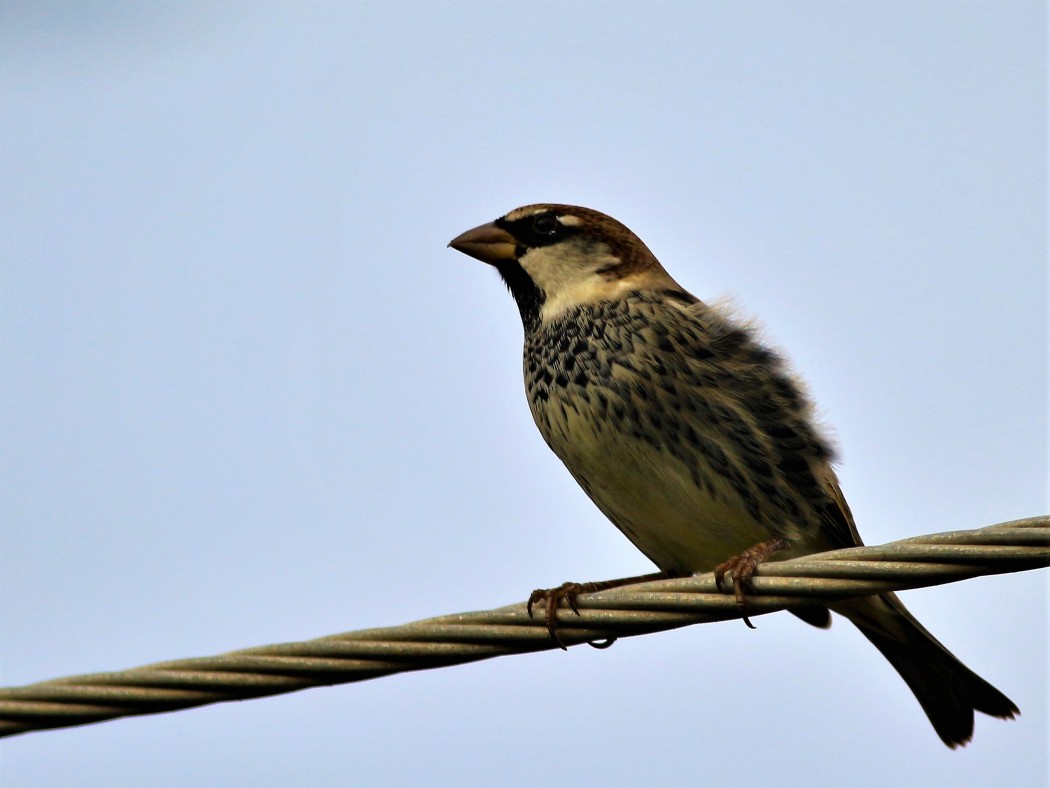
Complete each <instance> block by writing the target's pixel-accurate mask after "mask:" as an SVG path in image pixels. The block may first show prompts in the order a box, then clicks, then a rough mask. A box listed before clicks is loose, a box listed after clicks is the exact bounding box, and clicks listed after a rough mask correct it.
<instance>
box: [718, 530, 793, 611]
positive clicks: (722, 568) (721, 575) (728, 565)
mask: <svg viewBox="0 0 1050 788" xmlns="http://www.w3.org/2000/svg"><path fill="white" fill-rule="evenodd" d="M785 547H787V540H785V539H781V538H780V537H779V536H778V537H775V538H773V539H767V540H766V541H765V542H759V543H758V544H756V545H755V546H754V547H749V548H747V550H745V551H744V552H742V553H740V554H739V555H734V556H733V557H732V558H730V559H729V560H728V561H723V562H722V563H720V564H719V565H718V566H716V567H715V569H714V573H715V587H716V588H717V589H718V590H719V591H721V590H722V583H723V581H724V580H725V576H726V573H731V574H732V575H733V593H734V595H735V596H736V603H737V604H738V605H739V606H740V607H742V608H744V609H745V611H746V609H747V596H746V593H750V592H752V591H754V589H753V588H752V586H751V577H752V576H753V575H754V574H755V570H756V569H757V568H758V565H759V564H761V563H762V562H763V561H765V560H766V559H767V558H769V556H771V555H773V553H775V552H777V551H778V550H783V549H784V548H785ZM744 623H745V624H747V625H748V626H749V627H750V628H751V629H754V628H755V625H754V624H752V623H751V620H750V619H749V618H748V617H747V614H746V612H745V614H744Z"/></svg>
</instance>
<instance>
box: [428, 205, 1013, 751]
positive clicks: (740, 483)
mask: <svg viewBox="0 0 1050 788" xmlns="http://www.w3.org/2000/svg"><path fill="white" fill-rule="evenodd" d="M449 246H450V247H452V248H453V249H455V250H457V251H459V252H463V253H464V254H467V255H470V256H471V257H474V258H476V259H478V260H481V261H482V262H484V263H488V264H490V265H492V266H494V267H495V269H496V271H497V272H498V273H499V275H500V277H501V278H502V279H503V281H504V282H505V283H506V285H507V287H508V289H509V290H510V293H511V295H512V296H513V298H514V301H515V302H516V303H517V306H518V311H519V312H520V314H521V322H522V325H523V326H524V332H525V343H524V374H525V391H526V394H527V397H528V402H529V408H530V409H531V411H532V416H533V419H534V420H535V422H536V426H537V427H538V428H539V431H540V433H541V435H542V436H543V439H544V441H546V443H547V445H548V446H549V447H550V449H551V450H552V451H553V452H554V453H555V454H556V455H557V456H558V458H559V459H560V460H561V461H562V462H563V463H564V464H565V467H566V468H568V470H569V473H571V474H572V476H573V478H575V479H576V481H577V482H578V483H579V485H580V487H582V488H583V490H584V492H586V494H587V495H588V496H589V497H590V499H591V500H592V501H593V502H594V503H595V505H597V507H598V508H599V509H600V510H601V511H602V512H603V513H604V514H605V515H606V516H607V517H608V518H609V519H610V520H611V521H612V522H613V524H614V525H616V527H617V528H619V529H620V531H622V532H623V533H624V535H625V536H627V538H628V539H630V540H631V542H633V543H634V545H635V546H636V547H637V548H638V549H639V550H641V551H642V553H644V554H645V555H646V556H647V557H648V558H649V559H650V560H651V561H652V562H653V563H654V564H656V566H657V567H658V568H659V570H660V571H659V572H657V573H655V574H652V575H645V576H641V577H636V578H624V579H622V580H611V581H604V582H599V583H566V584H564V585H563V586H560V587H559V588H555V589H540V590H538V591H536V592H534V593H533V594H532V597H531V598H530V600H529V605H528V607H529V612H530V614H531V612H532V606H533V604H536V603H544V604H545V605H546V614H547V622H548V626H549V628H550V630H551V634H552V636H553V637H555V639H557V632H556V629H555V625H556V611H557V608H558V605H559V603H560V602H561V601H562V600H565V601H567V602H568V604H569V606H570V607H571V608H573V609H575V596H576V595H577V594H579V593H584V592H590V591H595V590H601V589H605V588H611V587H614V586H617V585H624V584H627V583H631V582H636V581H639V580H647V579H655V578H659V577H679V576H685V575H690V574H695V573H699V572H709V571H714V572H715V576H716V579H717V580H718V582H719V586H721V582H722V579H723V577H724V576H725V574H727V573H731V574H732V577H733V585H734V591H735V593H736V595H737V600H738V602H743V601H744V592H745V591H746V590H748V589H749V583H748V581H749V578H750V576H751V575H752V574H753V573H754V571H755V568H756V567H757V566H758V564H759V563H760V562H762V561H763V560H766V559H767V558H770V557H771V556H773V555H774V554H775V555H776V557H777V558H778V559H781V558H791V557H795V556H801V555H807V554H810V553H816V552H822V551H825V550H833V549H837V548H843V547H854V546H857V545H860V544H862V542H861V539H860V536H859V534H858V533H857V527H856V525H855V523H854V521H853V515H852V514H851V512H850V509H849V506H848V505H847V504H846V500H845V498H844V497H843V494H842V491H841V490H840V489H839V483H838V479H837V478H836V476H835V472H834V470H833V469H832V462H833V461H834V459H835V456H834V452H833V450H832V447H831V445H830V443H829V441H828V440H827V439H826V438H825V437H824V436H823V435H822V434H821V431H820V429H819V428H818V426H817V425H816V423H815V421H814V417H813V406H812V404H811V403H810V400H809V398H808V396H807V394H806V393H805V391H804V389H803V387H802V384H801V383H800V382H799V381H798V380H796V379H795V377H793V375H792V374H791V372H790V371H789V369H788V367H787V364H786V362H785V361H784V359H783V358H782V357H781V356H780V355H779V354H778V353H776V352H775V351H773V350H772V349H770V348H769V347H766V346H765V345H764V344H762V342H761V341H760V339H759V337H758V336H757V334H756V332H755V330H754V329H753V328H752V327H751V326H750V325H749V324H747V323H744V322H741V321H739V320H737V319H736V318H734V316H733V315H731V314H730V313H729V312H728V311H727V310H726V309H724V308H721V307H718V306H713V305H711V304H707V303H705V302H703V301H701V300H700V299H699V298H697V297H696V296H694V295H692V294H691V293H689V292H688V291H686V290H685V289H684V288H683V287H682V286H681V285H679V284H678V283H677V282H676V281H675V280H674V279H672V278H671V276H670V275H669V274H668V273H667V271H665V270H664V268H663V266H662V265H661V264H660V262H659V261H658V260H657V259H656V257H655V256H654V255H653V253H652V252H651V251H649V249H648V247H646V245H645V244H644V243H643V242H642V241H641V239H639V238H638V237H637V236H636V235H635V234H634V233H632V232H631V231H630V230H629V229H627V227H625V226H624V225H623V224H621V223H620V222H618V221H616V220H615V219H613V218H612V217H610V216H606V215H605V214H603V213H599V212H598V211H595V210H591V209H589V208H581V207H576V206H571V205H558V204H537V205H527V206H525V207H522V208H517V209H515V210H513V211H511V212H510V213H508V214H506V215H505V216H502V217H500V218H499V219H496V220H495V221H494V222H492V223H490V224H485V225H482V226H480V227H476V228H474V229H472V230H468V231H467V232H465V233H463V234H461V235H459V236H457V237H456V238H455V239H453V240H452V241H451V242H450V243H449ZM831 610H833V611H835V612H836V613H839V614H841V615H843V616H845V617H846V618H847V619H848V620H849V621H851V622H852V623H853V624H855V625H856V626H857V627H858V628H859V629H860V631H861V632H862V633H863V634H864V636H865V637H866V638H867V639H868V640H869V641H871V642H872V643H873V644H874V645H875V647H876V648H878V650H879V651H880V652H882V654H883V656H885V657H886V659H887V660H888V661H889V662H890V664H891V665H892V666H893V667H894V668H895V669H896V670H897V672H898V673H899V674H900V675H901V678H903V679H904V681H905V683H906V684H907V685H908V687H909V688H910V689H911V691H912V692H913V693H914V694H915V697H916V698H917V699H918V701H919V704H920V705H921V706H922V709H923V710H924V711H925V712H926V715H927V716H928V717H929V719H930V722H931V723H932V724H933V728H934V730H935V731H936V732H937V734H938V735H939V736H940V738H941V739H942V740H943V741H944V743H945V744H947V745H948V746H949V747H956V746H958V745H963V744H966V743H967V742H968V741H969V740H970V738H971V737H972V735H973V726H974V711H980V712H983V713H985V714H989V715H991V716H993V717H1000V718H1004V719H1009V718H1012V717H1013V716H1014V715H1015V714H1019V713H1020V712H1019V710H1018V708H1017V707H1016V706H1015V705H1014V704H1013V702H1012V701H1010V699H1009V698H1007V697H1006V696H1005V695H1004V694H1003V693H1001V692H1000V691H999V690H997V689H996V688H995V687H993V686H992V685H991V684H989V683H988V682H987V681H985V680H984V679H982V678H981V677H979V676H978V675H977V674H976V673H974V672H973V671H971V670H970V669H969V668H967V667H966V666H965V665H963V664H962V662H960V661H959V660H958V659H957V658H956V657H955V656H954V655H953V654H951V652H949V651H948V649H947V648H945V647H944V646H943V645H941V643H940V642H939V641H937V640H936V638H934V637H933V635H931V634H930V633H929V632H928V631H927V630H926V629H925V628H924V627H923V626H922V625H921V624H920V623H919V622H918V621H917V620H916V619H915V618H914V617H913V616H912V615H911V614H910V613H909V612H908V611H907V610H906V609H905V607H904V605H903V604H902V603H901V601H900V600H899V599H898V598H897V596H896V595H895V594H892V593H888V594H880V595H878V596H872V597H866V598H862V599H854V600H849V601H846V602H842V603H838V604H835V605H833V606H831ZM792 612H793V613H795V614H796V615H798V616H799V617H800V618H802V619H803V620H804V621H806V622H807V623H810V624H813V625H815V626H818V627H827V626H829V625H830V623H831V615H830V613H829V611H828V609H826V608H805V609H796V610H792Z"/></svg>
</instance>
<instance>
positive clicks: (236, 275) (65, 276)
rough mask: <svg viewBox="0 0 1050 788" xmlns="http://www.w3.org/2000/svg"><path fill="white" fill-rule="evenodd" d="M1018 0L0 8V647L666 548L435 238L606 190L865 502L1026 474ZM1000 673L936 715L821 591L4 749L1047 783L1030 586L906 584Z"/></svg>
mask: <svg viewBox="0 0 1050 788" xmlns="http://www.w3.org/2000/svg"><path fill="white" fill-rule="evenodd" d="M1046 32H1047V31H1046V9H1045V6H1044V5H1043V4H1042V3H1038V2H931V3H925V2H907V3H905V2H879V3H875V2H852V3H821V2H805V3H799V2H783V3H772V2H770V3H760V2H749V3H742V2H706V3H699V2H698V3H682V2H650V3H645V4H640V3H613V2H609V3H598V2H572V3H565V4H555V3H534V4H512V3H488V4H483V3H478V2H464V3H436V2H435V3H422V2H419V3H207V4H205V3H163V4H161V3H158V4H122V3H106V4H97V3H78V4H60V3H59V4H51V3H7V4H4V5H2V6H0V64H2V68H0V103H2V105H3V107H4V111H3V113H2V118H0V135H2V136H0V145H2V156H0V168H2V170H0V213H2V215H3V217H4V219H3V228H4V229H3V232H2V233H0V327H2V333H0V343H2V345H0V354H2V358H3V364H2V366H0V400H2V402H3V407H2V408H0V430H2V434H3V435H4V441H3V443H4V447H3V450H2V452H0V457H2V460H3V464H2V466H0V474H2V475H0V638H2V649H3V652H2V663H0V670H2V674H0V679H2V682H3V684H5V685H18V684H23V683H28V682H32V681H38V680H43V679H48V678H56V677H60V676H65V675H71V674H78V673H86V672H93V671H102V670H115V669H121V668H126V667H132V666H135V665H139V664H145V663H149V662H155V661H160V660H166V659H174V658H180V657H189V656H205V655H209V654H213V653H219V652H222V651H227V650H231V649H236V648H242V647H248V646H254V645H261V644H266V643H273V642H283V641H290V640H297V639H304V638H310V637H317V636H321V635H326V634H332V633H336V632H341V631H348V630H354V629H361V628H366V627H373V626H384V625H393V624H398V623H403V622H407V621H412V620H416V619H419V618H425V617H429V616H433V615H440V614H443V613H452V612H458V611H464V610H476V609H484V608H490V607H497V606H501V605H504V604H508V603H511V602H513V601H515V600H517V599H524V598H525V597H526V596H527V594H528V592H529V591H531V589H533V588H535V587H537V586H550V585H555V584H557V583H560V582H561V581H563V580H567V579H575V580H593V579H603V578H609V577H617V576H621V575H631V574H638V573H642V572H646V571H650V568H651V567H650V565H649V564H648V562H647V561H646V559H645V558H644V557H643V556H642V555H641V554H640V553H638V552H637V551H635V550H634V548H633V547H632V546H631V545H630V544H629V543H628V542H627V541H626V540H625V539H624V538H623V537H622V536H621V535H620V534H619V533H618V532H617V530H616V529H615V528H614V527H613V526H612V525H610V524H609V523H608V522H607V521H605V520H604V518H603V517H602V515H601V514H600V513H599V512H598V511H597V510H596V509H595V508H594V507H593V506H592V505H591V504H590V502H589V501H588V500H587V499H586V497H585V496H584V495H583V493H582V492H581V491H580V490H579V489H578V488H577V487H576V485H575V483H574V482H573V481H572V479H571V478H570V477H569V475H568V474H567V473H566V472H565V470H564V469H563V468H562V467H561V465H560V463H559V462H558V461H557V460H556V459H555V458H554V456H553V455H551V454H550V453H549V451H548V450H547V449H546V447H545V446H544V444H543V442H542V440H541V439H540V437H539V435H538V433H537V432H536V430H535V428H534V426H533V425H532V423H531V418H530V416H529V414H528V408H527V405H526V402H525V398H524V394H523V391H522V383H521V370H520V364H521V361H520V344H521V327H520V324H519V322H518V316H517V310H516V309H515V307H514V304H513V302H512V300H511V299H510V298H509V296H508V295H507V294H506V292H505V289H504V288H503V286H502V284H501V283H500V282H499V281H498V277H497V276H496V274H495V273H494V272H493V271H492V270H491V269H489V268H488V267H486V266H483V265H481V264H480V263H477V262H476V261H473V260H471V259H469V258H466V257H464V256H462V255H459V254H456V253H455V252H453V251H451V250H448V249H446V248H445V244H446V243H447V242H448V240H449V239H450V238H452V237H453V236H455V235H456V234H458V233H459V232H461V231H462V230H465V229H467V228H469V227H473V226H475V225H477V224H480V223H482V222H484V221H488V220H490V219H492V218H495V217H496V216H498V215H500V214H502V213H504V212H506V211H508V210H510V209H512V208H514V207H516V206H518V205H523V204H526V203H530V202H536V201H558V202H568V203H576V204H582V205H587V206H590V207H593V208H597V209H599V210H602V211H605V212H607V213H609V214H612V215H613V216H616V217H617V218H618V219H620V220H621V221H623V222H624V223H626V224H627V225H628V226H630V227H631V228H632V229H633V230H635V231H636V232H637V233H638V234H639V235H640V236H641V237H642V238H643V239H644V240H645V241H646V243H647V244H648V245H649V246H650V247H651V248H652V249H653V251H654V252H655V253H656V254H657V256H658V257H659V258H660V259H661V260H662V261H663V263H664V264H665V266H666V267H667V268H668V269H669V270H670V271H671V273H672V275H674V276H675V278H676V279H677V280H678V281H679V282H681V283H682V284H683V285H684V286H686V287H687V288H688V289H690V290H691V291H693V292H694V293H696V294H697V295H699V296H700V297H702V298H705V299H713V298H716V297H719V296H722V295H726V294H728V295H729V296H730V297H731V298H732V299H733V302H734V303H735V305H736V309H737V310H738V311H739V313H740V314H742V315H744V316H748V317H755V318H757V319H758V320H759V321H760V323H761V325H762V326H763V328H764V330H765V333H766V335H767V337H768V338H769V340H770V341H771V342H773V343H774V344H776V345H777V346H778V347H780V348H783V349H784V350H785V352H786V353H787V354H788V355H789V357H790V358H791V359H792V361H793V363H794V366H795V368H796V369H797V371H798V372H799V373H800V374H801V375H802V376H803V377H804V378H805V379H806V380H807V382H808V383H809V386H810V390H811V393H812V394H813V396H814V398H815V399H816V400H817V402H818V403H819V406H820V413H821V418H822V419H823V421H824V423H825V424H827V425H828V427H829V429H830V431H831V433H832V434H833V435H834V437H835V439H836V442H837V443H838V445H839V446H840V449H841V454H842V464H841V467H840V469H839V471H840V477H841V479H842V484H843V489H844V491H845V493H846V495H847V497H848V499H849V501H850V504H851V506H852V508H853V511H854V513H855V515H856V517H857V521H858V525H859V528H860V531H861V533H862V535H863V536H864V538H865V540H866V541H867V542H869V543H879V542H884V541H891V540H894V539H900V538H904V537H907V536H911V535H916V534H922V533H930V532H935V531H943V530H953V529H958V528H975V527H980V526H982V525H987V524H992V523H995V522H1001V521H1006V520H1011V519H1015V518H1019V517H1025V516H1031V515H1035V514H1042V513H1046V512H1047V508H1048V507H1047V479H1048V467H1047V440H1048V438H1047V435H1048V423H1047V363H1048V341H1047V335H1048V332H1047V298H1048V288H1047V257H1046V253H1047V240H1046V217H1047V198H1046V193H1047V188H1046V187H1047V157H1046V131H1047V129H1046V117H1047V87H1046V80H1047V77H1046V63H1047V52H1046ZM904 598H905V601H906V602H907V604H908V605H909V607H910V608H911V609H912V610H913V612H914V613H915V614H916V615H917V616H918V617H919V618H920V619H921V620H922V621H923V622H924V623H925V624H926V625H927V627H928V628H929V629H931V630H932V631H933V632H934V633H935V634H936V635H937V636H938V637H939V638H940V639H941V640H942V641H944V642H945V643H946V644H947V645H948V646H949V647H950V648H951V649H952V650H953V651H954V652H955V653H956V654H957V655H958V656H959V657H960V658H961V659H963V661H965V662H966V663H967V664H969V665H970V666H971V667H972V668H974V669H975V670H976V671H977V672H979V673H980V674H982V675H983V676H985V677H986V678H987V679H989V680H990V681H992V682H993V683H994V684H996V685H997V686H998V687H1000V688H1001V689H1002V690H1003V691H1004V692H1006V694H1008V695H1009V696H1010V697H1011V698H1012V699H1013V700H1014V701H1015V702H1016V703H1017V704H1018V705H1019V706H1020V707H1021V710H1022V717H1021V718H1020V719H1019V720H1017V721H1014V722H1011V723H1003V722H999V721H993V720H990V719H988V718H980V719H979V720H978V724H977V732H976V737H975V740H974V742H973V743H972V744H971V746H970V747H968V748H967V749H965V750H963V751H956V752H951V751H949V750H947V749H946V748H944V747H943V746H942V745H941V744H940V742H939V741H938V739H937V738H936V736H935V735H934V733H933V731H932V729H931V728H930V727H929V725H928V723H927V722H926V719H925V717H924V715H923V714H922V712H921V710H920V709H919V707H918V705H917V704H916V703H915V701H914V699H913V698H912V696H911V694H910V693H909V692H908V690H907V688H906V687H905V686H904V684H903V682H901V681H900V679H899V678H898V677H897V676H896V674H895V673H893V671H892V669H890V668H889V666H888V665H887V664H886V663H885V661H884V660H883V659H882V658H881V657H880V656H879V655H878V653H877V652H876V651H875V650H874V649H873V648H871V647H870V645H869V644H868V643H867V642H866V641H865V640H864V639H863V638H862V637H861V636H860V634H859V633H858V632H857V631H856V630H854V629H853V628H852V627H850V626H849V625H848V624H847V623H846V622H845V621H842V620H839V621H838V622H837V623H836V626H834V627H833V628H832V630H831V631H829V632H819V631H817V630H813V629H811V628H809V627H806V626H804V625H803V624H801V623H800V622H797V621H796V620H794V619H793V618H792V617H790V616H787V615H777V616H766V617H763V618H761V619H759V620H758V621H757V624H758V627H759V628H758V630H757V631H754V632H752V631H749V630H747V629H746V628H745V627H743V625H740V624H737V623H727V624H720V625H708V626H699V627H692V628H689V629H687V630H683V631H679V632H673V633H666V634H661V635H654V636H650V637H645V638H635V639H631V640H624V641H620V642H618V643H617V644H616V646H615V647H614V648H611V649H609V650H607V651H602V652H598V651H594V650H593V649H576V650H573V651H571V652H569V653H568V654H562V653H550V654H540V655H532V656H528V657H519V658H508V659H502V660H496V661H490V662H486V663H482V664H477V665H471V666H465V667H461V668H452V669H446V670H440V671H430V672H426V673H422V674H417V675H409V676H400V677H393V678H387V679H382V680H378V681H373V682H367V683H364V684H360V685H354V686H348V687H340V688H329V689H322V690H312V691H308V692H303V693H297V694H295V695H291V696H286V697H281V698H274V699H266V700H256V701H251V702H246V703H238V704H225V705H219V706H214V707H210V708H206V709H199V710H192V711H185V712H179V713H174V714H167V715H161V716H155V717H147V718H139V719H131V720H124V721H117V722H111V723H106V724H102V725H95V726H90V727H85V728H81V729H72V730H68V731H56V732H46V733H39V734H33V735H29V736H22V737H17V738H15V739H11V740H6V741H4V743H3V744H0V779H2V781H3V782H4V783H5V784H10V785H25V786H51V785H73V784H75V785H100V786H102V785H105V786H109V785H114V784H120V785H142V786H177V785H226V786H228V785H281V784H303V785H307V784H309V785H314V784H317V785H322V784H327V785H337V784H358V785H493V784H500V785H536V784H543V783H556V784H573V785H624V786H628V785H654V784H656V785H687V784H688V785H696V784H709V783H710V784H714V783H727V782H731V781H732V782H739V781H741V780H742V779H743V780H746V782H748V783H750V784H754V785H829V786H830V785H840V784H843V783H845V782H849V783H850V784H855V785H871V786H885V785H930V786H935V785H937V786H939V785H944V786H962V785H974V786H977V785H991V784H995V785H1000V786H1004V785H1006V786H1033V785H1042V784H1045V783H1046V782H1047V778H1048V774H1047V768H1048V767H1047V760H1046V741H1047V736H1048V728H1047V725H1048V723H1047V705H1048V695H1047V665H1048V664H1050V660H1048V655H1047V621H1048V620H1050V616H1048V610H1047V605H1048V600H1047V581H1046V578H1045V573H1044V575H1040V574H1039V573H1026V574H1024V575H1017V576H1006V577H994V578H982V579H978V580H973V581H969V582H966V583H960V584H953V585H950V586H946V587H943V588H938V589H930V590H923V591H915V592H910V593H907V594H905V596H904Z"/></svg>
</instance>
